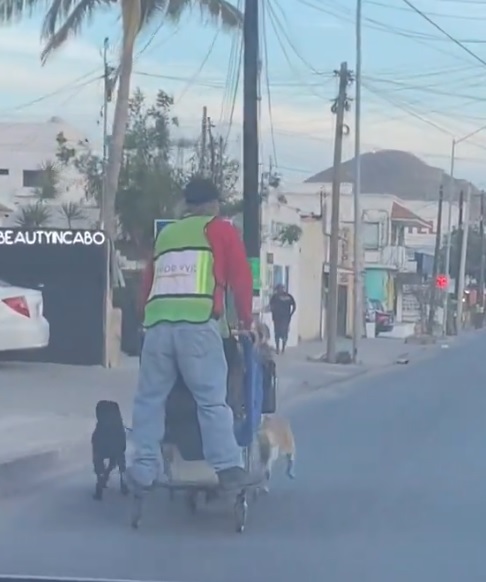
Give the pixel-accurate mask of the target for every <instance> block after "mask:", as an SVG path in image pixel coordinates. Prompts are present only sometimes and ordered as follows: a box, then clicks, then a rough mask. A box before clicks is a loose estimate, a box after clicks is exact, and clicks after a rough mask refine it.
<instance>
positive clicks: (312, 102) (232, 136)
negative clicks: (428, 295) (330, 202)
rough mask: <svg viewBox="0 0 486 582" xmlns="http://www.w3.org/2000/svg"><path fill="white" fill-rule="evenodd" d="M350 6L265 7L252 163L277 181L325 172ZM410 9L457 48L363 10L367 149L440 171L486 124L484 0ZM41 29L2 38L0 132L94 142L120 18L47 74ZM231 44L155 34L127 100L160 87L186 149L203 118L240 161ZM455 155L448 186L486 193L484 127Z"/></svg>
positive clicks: (395, 4) (209, 28)
mask: <svg viewBox="0 0 486 582" xmlns="http://www.w3.org/2000/svg"><path fill="white" fill-rule="evenodd" d="M238 1H239V2H241V1H242V0H233V2H234V3H235V4H236V3H237V2H238ZM355 3H356V1H355V0H262V2H261V3H260V7H261V8H260V19H261V29H262V30H261V35H260V36H261V39H260V41H261V42H260V46H261V54H262V75H261V77H262V78H261V107H260V108H261V115H260V127H261V151H260V157H261V162H262V166H263V167H264V168H267V167H268V165H269V164H270V159H272V165H273V167H274V169H276V170H277V171H278V172H279V173H280V174H281V176H282V179H283V182H284V183H286V182H288V183H294V182H299V181H302V180H304V179H305V178H306V177H309V176H310V175H312V174H313V173H315V172H318V171H320V170H323V169H325V168H327V167H328V166H329V165H330V164H331V161H332V146H333V134H334V115H333V114H332V113H331V104H332V100H333V99H334V98H335V96H336V93H337V80H336V78H335V75H334V71H335V70H336V69H338V68H339V66H340V63H341V62H344V61H346V62H347V63H348V66H349V68H350V69H351V70H353V69H354V67H355V60H356V59H355V17H354V15H355ZM413 4H414V6H416V7H417V8H418V9H419V10H421V11H422V12H423V13H425V15H426V16H427V17H428V18H429V19H430V20H432V22H433V23H436V24H437V25H439V26H440V27H441V28H443V29H444V30H445V31H446V32H447V33H448V34H449V35H450V36H452V37H453V38H454V39H455V40H457V41H460V43H462V47H461V46H459V44H457V43H455V42H453V40H451V39H450V38H448V37H447V36H446V35H445V34H443V33H442V32H440V31H439V30H438V29H437V28H435V27H434V25H433V24H432V23H430V22H428V21H427V20H426V19H425V18H423V17H421V16H420V15H418V14H417V13H416V12H414V11H413V10H412V9H411V8H410V7H409V6H408V5H407V3H406V2H405V1H404V0H363V52H362V55H363V69H362V75H363V83H362V136H361V140H362V151H363V152H365V151H376V150H379V149H402V150H405V151H408V152H411V153H414V154H416V155H418V156H419V157H421V158H422V159H423V160H424V161H426V162H427V163H429V164H431V165H434V166H437V167H441V168H443V169H444V170H446V171H449V166H450V151H451V144H452V140H453V139H454V138H455V139H457V140H458V141H459V140H461V139H462V138H464V137H465V136H466V135H467V134H469V133H471V132H474V131H476V130H477V129H479V128H481V126H483V125H485V126H486V86H485V84H484V83H483V81H482V79H483V78H484V74H485V72H486V33H485V30H486V1H481V0H413ZM41 22H42V15H41V14H37V15H35V16H34V17H32V18H31V19H30V20H25V21H23V22H21V23H15V24H12V25H10V26H8V27H3V26H2V27H1V28H0V53H1V54H2V58H1V59H0V121H2V122H8V121H11V122H19V121H26V122H28V121H42V120H47V119H48V118H49V117H52V116H54V115H56V116H60V117H62V118H64V119H65V120H66V121H68V122H69V123H71V124H72V125H74V126H75V127H77V128H78V129H79V130H81V131H84V132H86V133H87V135H88V137H89V138H90V139H91V140H92V141H93V142H96V141H99V140H100V138H101V124H100V108H101V105H102V99H103V88H102V82H101V80H100V77H101V74H102V67H103V59H102V47H103V41H104V38H105V37H108V38H109V42H110V51H109V58H110V63H111V64H113V65H116V64H117V58H118V50H119V44H120V38H121V33H120V22H119V20H118V13H117V11H116V9H113V10H112V11H110V12H100V13H99V14H97V15H96V17H95V18H94V20H93V22H92V23H91V24H90V25H89V26H86V27H85V28H84V29H83V31H82V32H81V33H80V34H79V35H78V36H77V37H74V38H72V39H70V40H69V41H68V43H67V44H66V46H65V47H64V48H63V49H61V50H60V51H59V52H58V53H57V54H55V55H53V56H52V57H51V58H50V59H49V61H48V62H47V63H46V64H45V65H44V66H41V64H40V57H39V54H40V47H41V42H40V38H39V37H40V27H41ZM238 43H239V37H238V33H228V32H225V31H223V30H218V29H217V28H216V27H215V26H213V25H210V24H207V23H205V22H203V21H202V20H201V18H200V15H199V11H195V12H194V13H193V14H191V13H188V14H187V15H186V16H185V17H184V18H183V19H182V20H181V22H180V23H179V25H177V26H173V25H169V24H167V23H165V24H164V23H162V22H161V23H158V22H157V23H154V25H153V26H152V28H150V29H149V30H147V31H146V32H145V33H144V34H142V35H141V37H140V39H139V42H138V45H137V50H136V55H137V56H136V60H135V65H134V75H133V88H135V87H139V88H140V89H142V91H143V92H144V93H145V94H146V96H147V99H148V100H150V99H151V98H153V96H154V95H155V94H156V92H157V90H159V89H163V90H164V91H166V92H167V93H169V94H171V95H173V97H174V100H175V106H174V113H175V114H176V115H177V116H178V118H179V121H180V129H179V130H178V135H179V136H181V137H188V138H193V137H196V136H197V133H198V131H199V127H200V120H201V115H202V108H203V106H207V108H208V114H209V116H210V117H211V119H212V121H213V123H214V124H215V125H216V129H215V130H214V131H215V132H216V133H218V132H219V133H220V134H221V135H223V136H224V137H226V136H228V143H229V147H230V148H231V151H232V152H233V154H234V155H235V156H239V155H240V152H241V134H242V125H241V120H242V101H241V88H242V83H241V82H240V83H239V88H238V93H237V98H236V101H235V107H234V114H233V116H231V109H232V107H231V104H232V94H233V86H234V83H233V82H232V77H234V75H231V74H229V73H230V72H231V70H234V69H235V67H236V65H237V58H235V54H236V51H235V46H237V45H238ZM464 47H465V48H464ZM265 48H266V50H265ZM465 49H467V50H469V51H471V53H472V54H470V53H469V52H467V51H466V50H465ZM265 53H266V54H265ZM483 59H484V60H483ZM236 68H237V67H236ZM354 90H355V87H354V86H353V85H352V86H350V87H349V97H350V99H351V109H350V111H349V112H348V113H347V114H346V123H347V124H348V126H349V127H350V135H349V136H348V137H346V138H345V143H344V150H343V158H344V159H348V158H350V157H352V155H353V148H354V142H353V131H354V123H355V119H354V107H353V105H354V103H353V98H354ZM269 97H270V98H269ZM230 120H231V123H230ZM456 152H457V153H456V155H457V157H456V166H455V175H456V176H457V177H461V178H466V179H469V180H472V181H473V182H475V183H476V184H477V185H478V186H480V187H481V186H484V187H486V164H485V163H484V162H485V161H486V129H485V131H484V132H479V133H477V134H476V135H475V136H473V137H471V138H470V139H465V140H463V141H461V143H458V145H457V148H456Z"/></svg>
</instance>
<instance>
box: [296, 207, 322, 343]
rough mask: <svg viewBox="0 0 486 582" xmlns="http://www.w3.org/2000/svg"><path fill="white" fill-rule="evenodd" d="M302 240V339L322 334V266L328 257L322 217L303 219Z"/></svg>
mask: <svg viewBox="0 0 486 582" xmlns="http://www.w3.org/2000/svg"><path fill="white" fill-rule="evenodd" d="M302 231H303V233H302V238H301V240H300V292H299V295H300V297H301V298H302V300H301V301H300V305H299V320H298V321H299V327H298V330H299V337H300V339H301V340H314V339H320V338H321V331H322V329H321V327H322V319H323V310H324V307H325V305H324V298H323V289H322V268H323V265H324V262H325V259H326V251H327V249H326V241H327V237H325V236H324V234H323V232H322V222H321V220H320V219H313V218H304V219H302Z"/></svg>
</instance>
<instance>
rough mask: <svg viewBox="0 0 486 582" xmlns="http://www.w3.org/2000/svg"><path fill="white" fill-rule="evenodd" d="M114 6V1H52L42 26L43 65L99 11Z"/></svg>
mask: <svg viewBox="0 0 486 582" xmlns="http://www.w3.org/2000/svg"><path fill="white" fill-rule="evenodd" d="M112 4H113V0H52V3H51V7H50V9H49V10H48V11H47V14H46V16H45V18H44V22H43V24H42V32H41V36H42V38H43V39H44V40H45V41H46V44H45V46H44V49H43V51H42V53H41V61H42V63H43V64H44V63H45V62H46V60H47V59H48V58H49V56H50V55H51V54H52V53H53V52H54V51H55V50H56V49H58V48H59V47H60V46H62V45H63V44H64V43H65V42H66V40H67V39H68V38H70V37H71V36H75V35H76V34H78V33H79V32H80V30H81V29H82V27H83V26H84V25H86V24H89V23H90V22H91V21H92V20H93V18H94V15H95V14H96V12H97V10H99V9H100V8H103V7H108V6H110V5H112ZM60 21H61V22H62V24H61V25H59V22H60Z"/></svg>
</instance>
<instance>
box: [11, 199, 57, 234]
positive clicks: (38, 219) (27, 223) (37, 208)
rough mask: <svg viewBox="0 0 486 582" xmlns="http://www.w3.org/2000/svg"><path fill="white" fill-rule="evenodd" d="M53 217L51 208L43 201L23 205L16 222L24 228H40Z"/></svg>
mask: <svg viewBox="0 0 486 582" xmlns="http://www.w3.org/2000/svg"><path fill="white" fill-rule="evenodd" d="M50 217H51V214H50V211H49V208H48V207H47V206H44V205H43V204H42V202H35V203H34V204H27V205H26V206H22V208H21V209H20V213H19V215H18V216H17V217H16V219H15V223H16V224H17V225H18V226H21V227H22V228H40V227H42V226H46V225H47V223H48V222H49V219H50Z"/></svg>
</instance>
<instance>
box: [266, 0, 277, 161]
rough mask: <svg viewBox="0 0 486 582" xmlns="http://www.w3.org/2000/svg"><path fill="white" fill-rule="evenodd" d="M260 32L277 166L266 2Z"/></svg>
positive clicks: (275, 157)
mask: <svg viewBox="0 0 486 582" xmlns="http://www.w3.org/2000/svg"><path fill="white" fill-rule="evenodd" d="M262 34H263V54H264V70H265V85H266V90H267V106H268V118H269V121H270V135H271V138H272V152H273V160H274V162H275V165H276V166H277V167H278V157H277V147H276V143H275V133H274V127H273V114H272V95H271V92H270V76H269V67H270V65H269V60H268V42H267V25H266V4H265V2H262Z"/></svg>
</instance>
